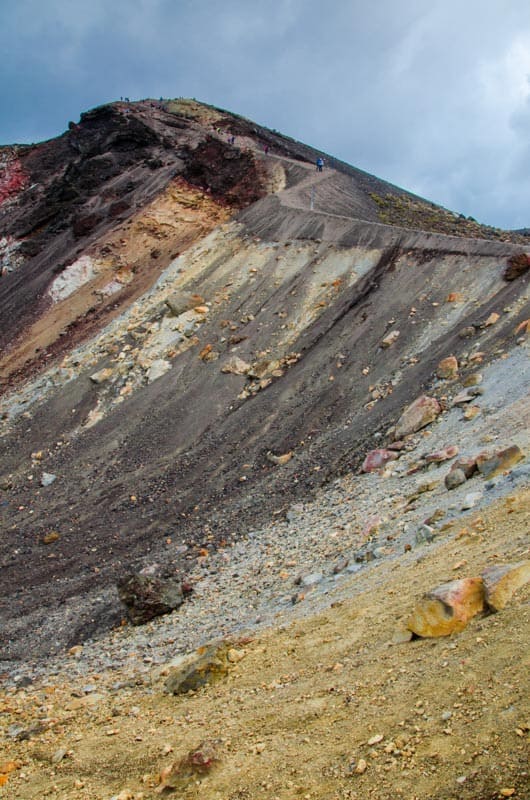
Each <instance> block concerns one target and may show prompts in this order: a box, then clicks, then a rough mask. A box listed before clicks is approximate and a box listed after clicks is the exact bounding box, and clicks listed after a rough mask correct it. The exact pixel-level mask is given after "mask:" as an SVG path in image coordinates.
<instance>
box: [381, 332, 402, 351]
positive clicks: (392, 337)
mask: <svg viewBox="0 0 530 800" xmlns="http://www.w3.org/2000/svg"><path fill="white" fill-rule="evenodd" d="M397 339H399V331H390V333H388V334H387V335H386V336H385V338H384V339H382V340H381V347H383V348H387V347H391V346H392V345H393V344H394V342H395V341H396V340H397Z"/></svg>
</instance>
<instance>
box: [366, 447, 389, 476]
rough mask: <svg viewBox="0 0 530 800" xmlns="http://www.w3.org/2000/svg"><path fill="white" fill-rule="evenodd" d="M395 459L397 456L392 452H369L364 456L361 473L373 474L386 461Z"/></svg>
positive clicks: (381, 449) (382, 450)
mask: <svg viewBox="0 0 530 800" xmlns="http://www.w3.org/2000/svg"><path fill="white" fill-rule="evenodd" d="M396 458H398V454H397V453H395V452H393V451H392V450H386V449H384V448H379V449H377V450H370V452H369V453H367V454H366V458H365V459H364V461H363V465H362V467H361V469H362V471H363V472H375V471H376V470H378V469H381V468H382V467H384V466H385V464H386V463H387V462H388V461H395V460H396Z"/></svg>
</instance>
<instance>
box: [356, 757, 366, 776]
mask: <svg viewBox="0 0 530 800" xmlns="http://www.w3.org/2000/svg"><path fill="white" fill-rule="evenodd" d="M367 769H368V764H367V763H366V760H365V759H364V758H360V759H359V760H358V762H357V764H356V766H355V769H354V770H353V771H354V772H355V773H356V774H357V775H362V774H363V773H364V772H366V770H367Z"/></svg>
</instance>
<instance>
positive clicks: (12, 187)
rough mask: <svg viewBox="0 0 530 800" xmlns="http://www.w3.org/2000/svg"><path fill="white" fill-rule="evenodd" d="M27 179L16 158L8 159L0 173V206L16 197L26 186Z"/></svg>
mask: <svg viewBox="0 0 530 800" xmlns="http://www.w3.org/2000/svg"><path fill="white" fill-rule="evenodd" d="M27 182H28V177H27V175H26V174H25V172H24V170H23V169H22V165H21V163H20V160H19V159H18V158H17V156H13V157H11V158H10V157H8V158H7V159H6V162H4V164H3V169H2V170H1V171H0V205H2V203H4V202H5V201H6V200H7V199H8V198H10V197H14V196H15V195H17V194H18V193H19V192H20V191H21V190H22V189H23V188H24V187H25V185H26V184H27Z"/></svg>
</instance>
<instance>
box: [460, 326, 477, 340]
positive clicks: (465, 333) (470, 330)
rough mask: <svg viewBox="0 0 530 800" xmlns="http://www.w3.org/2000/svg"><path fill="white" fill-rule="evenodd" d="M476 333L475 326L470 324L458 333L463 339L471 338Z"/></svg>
mask: <svg viewBox="0 0 530 800" xmlns="http://www.w3.org/2000/svg"><path fill="white" fill-rule="evenodd" d="M475 333H476V330H475V328H474V326H473V325H468V326H467V327H465V328H462V330H460V331H459V332H458V335H459V336H460V338H461V339H470V338H471V337H472V336H474V335H475Z"/></svg>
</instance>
